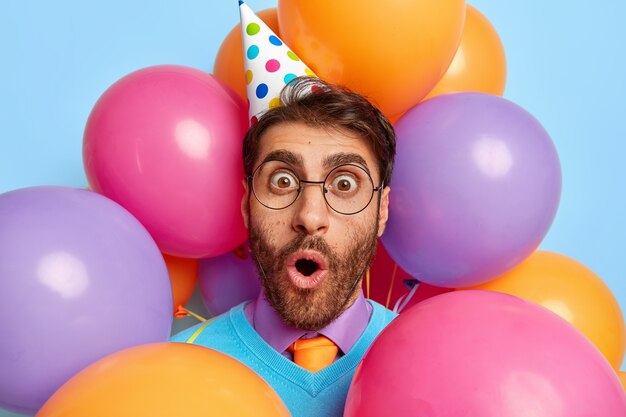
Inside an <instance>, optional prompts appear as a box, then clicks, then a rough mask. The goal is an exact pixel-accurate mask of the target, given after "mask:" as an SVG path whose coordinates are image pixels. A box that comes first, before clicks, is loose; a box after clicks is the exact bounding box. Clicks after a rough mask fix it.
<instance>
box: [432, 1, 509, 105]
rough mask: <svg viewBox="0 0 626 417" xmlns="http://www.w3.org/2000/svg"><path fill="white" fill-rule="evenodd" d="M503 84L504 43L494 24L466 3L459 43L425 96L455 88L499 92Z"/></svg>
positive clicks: (502, 88)
mask: <svg viewBox="0 0 626 417" xmlns="http://www.w3.org/2000/svg"><path fill="white" fill-rule="evenodd" d="M505 84H506V56H505V55H504V46H502V41H501V40H500V37H499V36H498V32H496V29H495V28H494V27H493V25H492V24H491V23H490V22H489V20H487V18H486V17H485V16H483V15H482V14H481V13H480V12H479V11H478V10H476V9H475V8H474V7H472V6H470V5H469V4H468V5H467V14H466V15H465V26H464V27H463V36H462V37H461V44H460V45H459V49H457V51H456V55H455V56H454V59H453V60H452V63H451V64H450V66H449V67H448V70H447V71H446V73H445V74H444V76H443V77H442V78H441V80H439V82H438V83H437V85H436V86H435V88H433V89H432V90H431V92H430V93H428V95H427V96H426V98H425V99H427V98H430V97H434V96H438V95H440V94H446V93H452V92H455V91H479V92H482V93H488V94H495V95H498V96H501V95H502V94H503V93H504V86H505Z"/></svg>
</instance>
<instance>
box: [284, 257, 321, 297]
mask: <svg viewBox="0 0 626 417" xmlns="http://www.w3.org/2000/svg"><path fill="white" fill-rule="evenodd" d="M327 272H328V267H327V262H326V258H325V257H324V256H323V255H322V254H321V253H319V252H317V251H311V250H307V251H298V252H296V253H294V254H293V255H292V256H290V257H289V258H288V259H287V274H288V275H289V278H290V280H291V282H292V283H293V284H294V285H295V286H296V287H299V288H315V287H317V286H318V285H319V284H320V282H322V280H323V279H324V277H326V274H327Z"/></svg>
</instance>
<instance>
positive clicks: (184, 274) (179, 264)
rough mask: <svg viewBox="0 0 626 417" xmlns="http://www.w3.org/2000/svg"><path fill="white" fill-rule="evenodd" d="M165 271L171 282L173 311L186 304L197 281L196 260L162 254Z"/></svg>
mask: <svg viewBox="0 0 626 417" xmlns="http://www.w3.org/2000/svg"><path fill="white" fill-rule="evenodd" d="M163 258H164V259H165V265H166V266H167V272H168V273H169V275H170V282H171V283H172V295H173V298H174V313H176V310H177V309H178V307H182V306H184V305H185V304H187V301H189V298H190V297H191V294H193V290H194V289H195V287H196V281H198V260H197V259H189V258H178V257H175V256H171V255H167V254H163Z"/></svg>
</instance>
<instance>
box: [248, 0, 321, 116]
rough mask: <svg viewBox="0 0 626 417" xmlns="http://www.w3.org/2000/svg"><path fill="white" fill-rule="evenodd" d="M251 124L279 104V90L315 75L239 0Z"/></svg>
mask: <svg viewBox="0 0 626 417" xmlns="http://www.w3.org/2000/svg"><path fill="white" fill-rule="evenodd" d="M239 14H240V17H241V38H242V42H243V53H244V68H245V71H246V89H247V94H248V102H249V110H248V114H249V117H250V124H254V123H256V120H257V117H258V116H259V115H260V114H261V113H263V112H264V111H266V110H269V109H271V108H274V107H276V106H280V98H279V95H280V92H281V90H282V89H283V87H284V86H285V85H287V84H288V83H289V82H291V80H293V79H294V78H296V77H299V76H302V75H308V76H311V77H315V74H314V73H313V71H311V70H310V69H309V68H308V67H307V66H306V65H305V64H304V63H303V62H302V61H301V60H300V58H298V56H297V55H296V54H295V53H293V51H291V50H290V49H289V48H288V47H287V45H285V43H284V42H283V41H282V40H281V39H280V38H279V37H278V36H276V34H275V33H274V32H273V31H272V29H270V28H269V27H268V26H267V25H266V24H265V22H263V21H262V20H261V19H260V18H259V17H258V16H257V15H256V14H254V12H253V11H252V9H250V8H249V7H248V6H247V5H246V4H245V3H244V2H243V1H241V0H239Z"/></svg>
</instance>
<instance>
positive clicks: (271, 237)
mask: <svg viewBox="0 0 626 417" xmlns="http://www.w3.org/2000/svg"><path fill="white" fill-rule="evenodd" d="M267 211H268V210H267V209H265V208H264V210H263V209H259V208H252V209H251V211H250V223H251V225H252V227H253V228H254V229H255V230H256V231H257V233H260V234H261V235H262V237H263V239H264V240H265V241H266V242H267V243H268V244H270V245H272V246H275V247H280V246H282V245H283V244H284V243H285V242H287V241H289V240H290V239H293V236H292V233H291V227H290V224H289V222H288V216H287V215H286V213H284V214H283V213H278V212H271V213H268V212H267Z"/></svg>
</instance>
